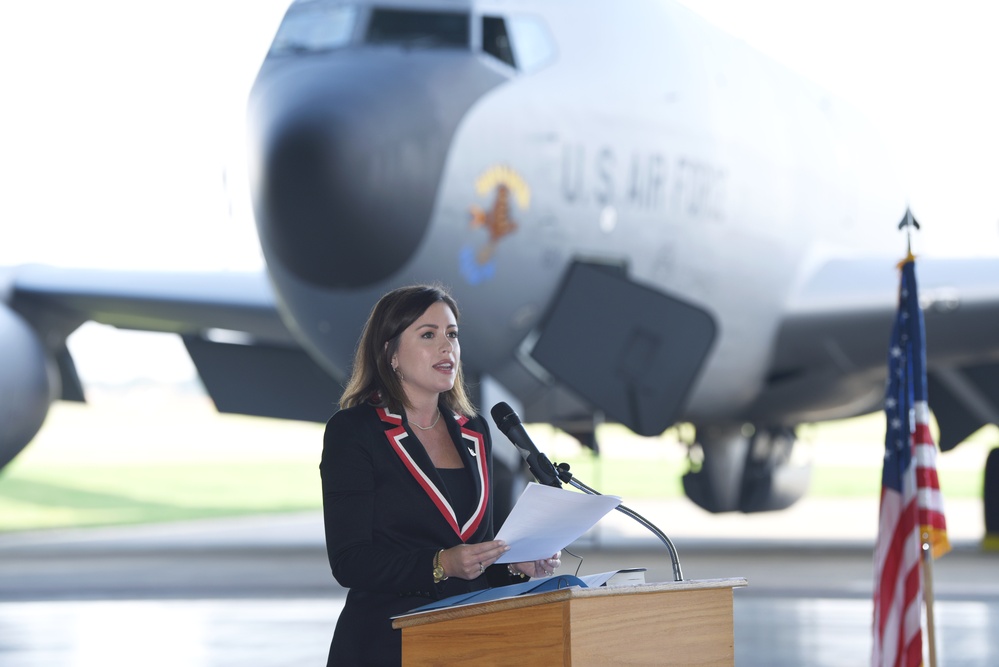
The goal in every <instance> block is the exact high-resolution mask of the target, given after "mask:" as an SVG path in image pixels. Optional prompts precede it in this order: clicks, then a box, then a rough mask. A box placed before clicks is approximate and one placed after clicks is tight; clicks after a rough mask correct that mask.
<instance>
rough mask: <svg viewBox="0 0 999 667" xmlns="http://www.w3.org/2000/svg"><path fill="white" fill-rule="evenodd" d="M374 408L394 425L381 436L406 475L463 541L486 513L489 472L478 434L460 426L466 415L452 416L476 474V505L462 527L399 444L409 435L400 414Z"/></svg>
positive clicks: (445, 502) (404, 448) (452, 511)
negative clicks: (477, 489) (404, 467)
mask: <svg viewBox="0 0 999 667" xmlns="http://www.w3.org/2000/svg"><path fill="white" fill-rule="evenodd" d="M376 409H377V411H378V416H379V417H380V418H381V420H382V421H383V422H386V423H389V424H394V425H395V428H391V429H389V430H387V431H385V437H386V438H387V439H388V441H389V445H390V446H391V447H392V449H393V451H395V453H396V455H397V456H398V457H399V459H400V460H401V461H402V463H403V465H404V466H406V469H407V470H408V471H409V474H410V475H412V476H413V479H415V480H416V482H417V483H418V484H419V485H420V487H421V488H422V489H423V491H424V493H426V494H427V496H428V497H429V498H430V500H431V501H432V502H433V503H434V505H435V506H436V507H437V510H438V511H439V512H440V513H441V516H442V517H444V520H445V521H447V523H448V525H449V526H451V529H452V530H453V531H454V532H455V533H456V534H457V535H458V536H459V537H460V538H461V540H462V541H465V540H467V539H468V538H469V537H471V536H472V535H473V534H474V533H475V531H476V529H477V528H478V527H479V525H480V524H481V523H482V520H483V518H485V513H486V501H487V500H488V498H489V474H488V470H487V468H486V461H485V458H486V457H485V448H484V446H483V439H482V434H481V433H476V432H475V431H472V430H469V429H466V428H464V424H465V422H467V421H468V418H467V417H463V416H460V415H456V416H455V419H456V420H457V421H458V426H459V428H460V430H461V436H462V438H463V439H464V440H465V441H466V442H465V446H466V447H468V450H469V453H470V454H471V455H472V458H473V461H474V462H475V471H476V473H477V474H478V476H479V482H480V484H479V489H480V491H479V502H478V504H477V505H476V508H475V511H474V512H473V513H472V516H471V517H470V518H469V520H468V521H467V522H465V525H464V526H461V527H460V528H459V527H458V519H457V517H456V516H455V513H454V508H453V507H451V503H449V502H448V500H447V498H446V497H445V496H444V494H443V493H441V490H440V489H438V488H437V485H436V484H434V482H433V480H431V479H430V476H429V475H427V473H426V472H425V471H424V470H423V469H422V468H421V467H420V466H419V464H418V463H417V462H416V460H415V459H414V458H413V457H412V456H411V455H410V453H409V451H408V450H407V449H406V447H405V446H403V444H402V443H403V440H405V439H406V438H408V437H409V433H408V432H407V431H406V429H405V428H404V427H403V425H402V415H397V414H395V413H392V412H389V411H388V409H387V408H376Z"/></svg>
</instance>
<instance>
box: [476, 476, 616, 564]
mask: <svg viewBox="0 0 999 667" xmlns="http://www.w3.org/2000/svg"><path fill="white" fill-rule="evenodd" d="M620 504H621V499H620V498H618V497H617V496H591V495H589V494H586V493H580V492H577V491H569V490H567V489H559V488H555V487H554V486H545V485H543V484H535V483H533V482H532V483H530V484H528V485H527V488H526V489H524V493H522V494H521V496H520V499H519V500H518V501H517V504H516V505H514V507H513V510H512V511H511V512H510V515H509V516H508V517H507V518H506V521H505V522H504V523H503V527H502V528H500V530H499V533H497V534H496V539H498V540H503V541H504V542H506V543H507V544H509V545H510V550H509V551H507V552H506V553H505V554H503V555H502V556H501V557H500V559H499V560H498V561H497V562H498V563H521V562H525V561H530V560H542V559H545V558H549V557H551V556H552V554H554V553H555V552H557V551H561V550H562V549H563V548H565V547H567V546H569V545H570V544H572V543H573V542H574V541H576V540H577V539H579V537H580V536H582V534H583V533H585V532H586V531H588V530H589V529H590V528H592V527H593V526H594V525H595V524H596V523H597V521H599V520H600V519H601V518H602V517H603V516H604V515H605V514H607V513H608V512H610V511H611V510H612V509H614V508H615V507H617V506H618V505H620Z"/></svg>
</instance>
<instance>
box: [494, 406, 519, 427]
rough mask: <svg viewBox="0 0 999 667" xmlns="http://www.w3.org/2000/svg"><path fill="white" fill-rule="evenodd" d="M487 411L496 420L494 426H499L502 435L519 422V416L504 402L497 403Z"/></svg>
mask: <svg viewBox="0 0 999 667" xmlns="http://www.w3.org/2000/svg"><path fill="white" fill-rule="evenodd" d="M489 413H490V414H491V415H492V416H493V421H494V422H496V426H497V427H499V430H500V431H502V432H503V434H504V435H505V434H506V433H507V431H509V430H510V429H511V428H513V427H514V426H516V425H517V424H519V423H520V416H519V415H517V413H516V412H514V410H513V408H511V407H510V406H509V405H507V404H506V403H497V404H496V405H494V406H493V409H492V410H490V411H489Z"/></svg>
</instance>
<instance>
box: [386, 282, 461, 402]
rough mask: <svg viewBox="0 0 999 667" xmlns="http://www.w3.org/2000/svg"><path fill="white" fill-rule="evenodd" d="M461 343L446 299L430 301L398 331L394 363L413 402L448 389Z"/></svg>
mask: <svg viewBox="0 0 999 667" xmlns="http://www.w3.org/2000/svg"><path fill="white" fill-rule="evenodd" d="M460 361H461V347H460V346H459V345H458V323H457V321H456V320H455V317H454V313H453V312H452V311H451V308H450V307H449V306H448V305H447V304H446V303H444V302H443V301H437V302H435V303H433V304H431V305H430V307H429V308H427V309H426V310H425V311H423V314H422V315H420V316H419V317H418V318H416V321H415V322H413V323H412V324H411V325H409V327H408V328H407V329H406V330H405V331H403V332H402V333H401V334H399V348H398V349H397V350H396V353H395V354H394V355H393V356H392V367H393V368H394V369H396V370H398V372H399V373H400V374H401V375H402V388H403V390H404V391H405V392H406V397H407V398H408V399H409V401H410V402H411V403H413V404H414V405H416V404H419V403H421V402H422V400H421V399H425V400H431V399H432V400H433V401H434V402H435V403H436V399H437V394H440V393H442V392H446V391H449V390H450V389H451V388H452V387H453V386H454V381H455V378H456V377H457V375H458V363H459V362H460Z"/></svg>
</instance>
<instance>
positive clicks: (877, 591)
mask: <svg viewBox="0 0 999 667" xmlns="http://www.w3.org/2000/svg"><path fill="white" fill-rule="evenodd" d="M915 266H916V264H915V258H914V257H912V256H911V255H910V256H909V257H907V258H906V259H905V261H903V263H902V266H901V269H902V279H901V283H900V285H899V295H898V312H897V313H896V316H895V326H894V327H893V329H892V334H891V344H890V346H889V351H888V383H887V389H886V391H885V416H886V418H887V429H886V434H885V460H884V470H883V472H882V475H881V516H880V520H879V521H880V522H879V524H878V538H877V543H876V545H875V550H874V628H873V629H874V650H873V653H872V661H871V662H872V664H873V665H877V666H881V665H892V666H909V665H921V664H922V661H923V636H922V604H923V591H922V581H921V578H920V570H919V560H920V557H921V545H922V541H923V540H922V535H923V534H924V533H925V534H926V535H927V541H928V542H929V544H930V545H931V547H932V549H933V555H934V556H935V557H936V556H941V555H943V554H944V553H946V552H947V551H948V550H949V549H950V545H949V543H948V542H947V527H946V522H945V521H944V513H943V500H942V497H941V495H940V484H939V482H938V480H937V470H936V445H935V444H934V443H933V438H932V436H931V435H930V430H929V423H928V422H929V407H928V406H927V402H926V348H925V347H924V345H923V313H922V311H921V310H920V308H919V295H918V293H917V290H916V271H915Z"/></svg>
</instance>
